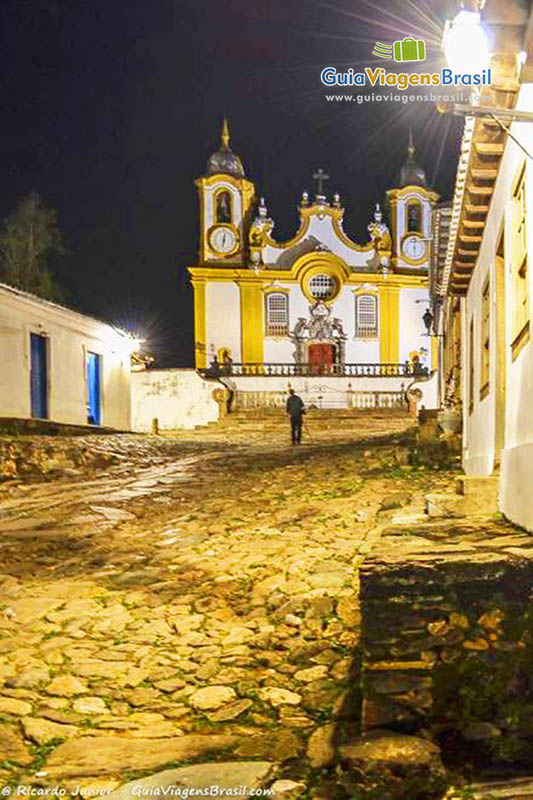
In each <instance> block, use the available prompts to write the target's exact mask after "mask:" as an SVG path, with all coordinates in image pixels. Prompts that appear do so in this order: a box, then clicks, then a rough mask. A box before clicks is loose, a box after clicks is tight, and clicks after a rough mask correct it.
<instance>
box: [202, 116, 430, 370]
mask: <svg viewBox="0 0 533 800" xmlns="http://www.w3.org/2000/svg"><path fill="white" fill-rule="evenodd" d="M313 177H314V179H315V180H316V183H317V187H316V192H315V194H314V195H313V196H310V195H309V194H308V193H307V192H304V193H303V194H302V197H301V200H300V203H299V209H298V210H299V216H300V227H299V230H298V231H297V232H296V234H295V236H294V237H293V238H292V239H290V240H289V241H286V242H278V241H277V240H276V239H275V237H274V222H273V220H272V218H271V217H270V216H269V213H268V210H267V206H266V204H265V201H264V199H263V198H259V199H258V197H257V191H256V186H255V184H254V183H253V182H252V181H251V180H249V179H248V178H247V177H246V176H245V173H244V168H243V165H242V162H241V160H240V158H239V157H238V156H237V155H236V154H234V153H233V152H232V150H231V148H230V144H229V131H228V127H227V123H226V122H224V126H223V129H222V137H221V144H220V148H219V150H218V151H217V152H215V153H214V154H213V155H212V156H211V157H210V158H209V160H208V163H207V169H206V173H205V175H204V176H202V177H201V178H199V179H198V180H197V182H196V184H197V187H198V192H199V200H200V246H199V261H198V264H197V265H195V266H192V267H190V268H189V272H190V275H191V281H192V285H193V288H194V310H195V363H196V367H197V369H205V368H208V367H209V366H210V365H212V364H213V363H215V364H217V362H218V363H219V364H230V365H231V369H232V371H233V372H234V374H248V375H252V374H256V375H268V374H278V375H279V374H283V375H302V374H308V375H324V376H327V375H332V376H351V375H353V376H357V375H359V374H376V375H377V374H382V375H385V374H387V375H402V374H409V367H408V366H407V365H410V367H411V368H412V367H413V365H416V367H417V368H418V369H422V371H424V372H426V371H427V372H430V371H431V370H432V369H434V368H436V363H435V359H433V353H432V350H433V348H432V347H431V344H430V342H431V339H430V337H428V336H427V333H426V331H425V329H424V325H423V322H422V316H423V313H424V310H425V308H426V307H427V303H428V270H429V262H430V257H431V256H430V254H431V248H430V241H431V229H432V213H433V209H434V207H435V204H436V202H437V200H438V195H437V194H435V192H433V191H432V190H431V189H429V188H428V186H427V182H426V176H425V173H424V171H423V169H422V168H421V167H420V166H419V165H418V164H417V162H416V160H415V150H414V146H413V143H412V140H411V141H410V143H409V147H408V154H407V159H406V162H405V163H404V165H403V167H402V168H401V171H400V177H399V180H398V185H397V186H395V187H393V188H391V189H390V190H389V191H388V192H387V199H388V207H389V210H390V212H389V218H390V219H389V223H390V227H389V224H387V222H386V221H385V220H384V217H383V214H382V211H381V209H380V206H379V205H378V206H376V208H375V211H374V212H373V219H372V220H371V222H370V223H369V225H368V241H367V242H366V243H363V244H360V243H357V242H355V241H353V240H352V239H351V238H350V237H348V236H347V234H346V233H345V232H344V230H343V218H344V213H345V211H344V208H343V206H342V203H341V199H340V197H339V195H338V194H334V195H333V196H332V197H328V196H327V195H326V191H325V188H324V183H325V181H326V179H327V178H328V176H327V175H325V173H324V172H323V171H322V170H318V171H317V172H316V174H315V175H314V176H313ZM372 370H375V372H372Z"/></svg>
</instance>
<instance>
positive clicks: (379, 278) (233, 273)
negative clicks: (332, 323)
mask: <svg viewBox="0 0 533 800" xmlns="http://www.w3.org/2000/svg"><path fill="white" fill-rule="evenodd" d="M314 255H315V257H316V256H317V255H318V254H314ZM335 258H336V257H335ZM338 261H339V262H340V263H343V262H342V259H338ZM189 273H190V275H191V276H192V278H193V279H195V278H204V279H206V280H209V281H233V282H234V283H237V284H239V285H241V284H246V283H257V282H259V283H260V284H261V285H263V286H266V285H267V284H268V285H272V282H273V281H281V282H283V283H291V284H292V283H294V284H299V283H300V279H301V275H296V274H295V270H294V266H293V267H292V269H290V270H288V269H287V270H281V269H279V270H275V269H261V270H259V271H258V272H256V273H254V272H252V270H250V269H239V268H238V267H235V268H233V267H229V266H228V267H226V268H220V267H189ZM344 283H345V284H347V285H349V286H355V287H357V286H358V285H361V284H364V283H371V284H372V285H374V286H385V287H387V286H390V287H391V288H393V287H396V288H399V289H414V288H424V289H425V288H427V285H428V276H427V273H424V274H417V275H409V274H407V273H406V274H404V273H389V274H388V275H387V276H386V277H385V276H384V275H381V274H380V273H376V272H350V273H349V275H348V276H347V277H345V278H344Z"/></svg>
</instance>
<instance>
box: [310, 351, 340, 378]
mask: <svg viewBox="0 0 533 800" xmlns="http://www.w3.org/2000/svg"><path fill="white" fill-rule="evenodd" d="M334 359H335V346H334V345H332V344H311V345H309V372H310V374H311V375H324V374H328V373H330V372H331V371H332V369H331V368H332V366H333V362H334Z"/></svg>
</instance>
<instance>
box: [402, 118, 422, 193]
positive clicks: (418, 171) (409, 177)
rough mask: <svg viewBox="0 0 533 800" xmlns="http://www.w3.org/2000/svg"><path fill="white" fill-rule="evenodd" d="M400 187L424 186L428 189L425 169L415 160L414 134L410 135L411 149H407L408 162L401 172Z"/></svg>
mask: <svg viewBox="0 0 533 800" xmlns="http://www.w3.org/2000/svg"><path fill="white" fill-rule="evenodd" d="M398 186H399V187H400V188H401V187H403V186H423V187H424V188H427V180H426V173H425V172H424V169H423V167H421V166H420V164H418V163H417V162H416V160H415V147H414V144H413V133H412V131H411V132H410V133H409V147H408V148H407V160H406V161H405V163H404V165H403V166H402V168H401V170H400V178H399V181H398Z"/></svg>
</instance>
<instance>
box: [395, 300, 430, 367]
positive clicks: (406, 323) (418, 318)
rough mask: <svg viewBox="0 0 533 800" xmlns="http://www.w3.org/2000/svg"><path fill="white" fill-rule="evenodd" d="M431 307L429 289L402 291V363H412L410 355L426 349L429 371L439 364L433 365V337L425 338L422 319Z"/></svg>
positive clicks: (425, 363)
mask: <svg viewBox="0 0 533 800" xmlns="http://www.w3.org/2000/svg"><path fill="white" fill-rule="evenodd" d="M428 307H429V292H428V290H427V289H401V290H400V363H401V364H403V363H404V361H410V358H409V354H410V353H412V352H413V351H415V350H416V351H418V352H420V350H421V349H422V348H424V349H425V350H426V351H427V357H426V359H425V360H423V362H422V363H423V365H424V366H426V367H428V369H430V370H431V369H436V368H437V364H432V363H431V337H430V336H425V335H424V334H425V332H426V328H425V325H424V322H423V320H422V317H423V316H424V312H425V310H426V308H428Z"/></svg>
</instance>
